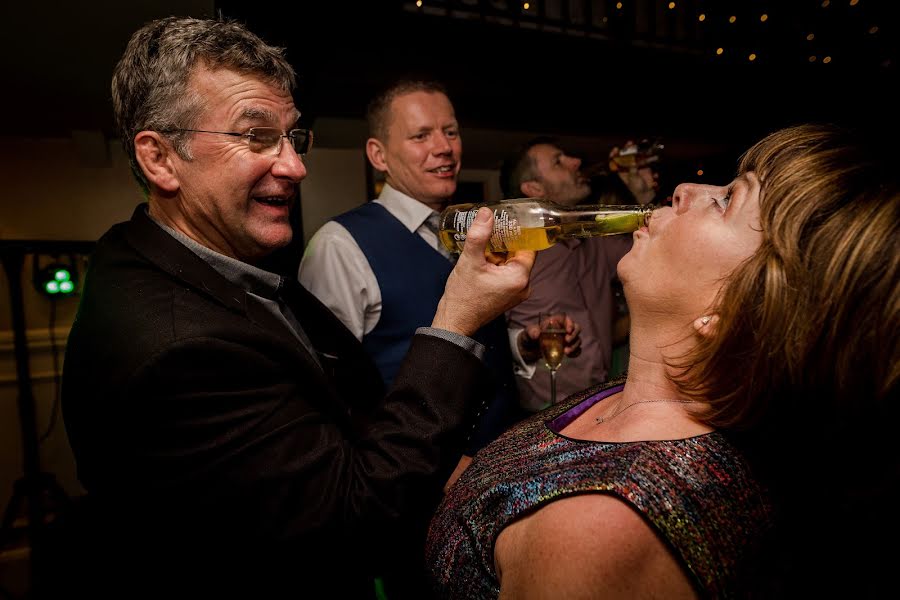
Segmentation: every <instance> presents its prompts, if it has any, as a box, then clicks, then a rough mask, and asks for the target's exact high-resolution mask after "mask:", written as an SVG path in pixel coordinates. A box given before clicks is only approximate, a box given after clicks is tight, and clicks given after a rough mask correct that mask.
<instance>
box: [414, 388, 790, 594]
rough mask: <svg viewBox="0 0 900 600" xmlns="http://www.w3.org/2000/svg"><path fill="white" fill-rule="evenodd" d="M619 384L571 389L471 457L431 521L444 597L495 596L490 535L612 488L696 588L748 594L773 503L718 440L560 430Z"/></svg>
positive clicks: (431, 562) (434, 568)
mask: <svg viewBox="0 0 900 600" xmlns="http://www.w3.org/2000/svg"><path fill="white" fill-rule="evenodd" d="M598 389H600V390H602V391H600V392H599V393H597V390H598ZM621 389H622V386H621V385H619V386H615V387H609V388H608V389H605V390H603V389H602V388H594V389H593V390H590V391H588V392H586V393H583V394H578V395H576V396H573V397H572V398H570V399H569V400H567V401H566V402H563V403H561V404H559V405H557V406H554V407H551V408H550V409H548V410H546V411H544V412H542V413H540V414H538V415H535V416H533V417H531V418H529V419H528V420H526V421H523V422H522V423H520V424H518V425H517V426H515V427H513V428H512V429H510V430H509V431H507V432H506V433H505V434H503V435H502V436H500V437H499V438H498V439H497V440H495V441H494V442H493V443H492V444H490V445H489V446H487V447H486V448H485V449H484V450H482V451H481V452H479V453H478V454H477V455H476V456H475V459H474V460H473V462H472V464H471V465H470V466H469V468H468V469H466V471H465V472H464V473H463V474H462V476H461V477H460V478H459V480H458V481H457V482H456V484H455V485H453V487H452V488H451V489H450V490H449V492H448V493H447V495H446V497H445V498H444V500H443V502H442V503H441V506H440V507H439V508H438V510H437V513H436V514H435V516H434V519H433V520H432V522H431V527H430V530H429V534H428V542H427V545H426V564H427V565H428V567H429V569H430V571H431V574H432V577H433V578H434V580H435V591H436V592H437V594H438V596H439V597H441V598H459V599H478V598H496V597H497V596H498V595H499V593H500V584H499V581H498V580H497V574H496V572H495V571H494V542H495V541H496V540H497V536H498V535H499V534H500V532H501V531H502V530H503V528H504V527H506V526H507V525H509V524H510V523H511V522H513V521H514V520H516V519H518V518H520V517H523V516H526V515H528V514H529V513H532V512H534V511H535V510H537V509H539V508H541V507H542V506H544V505H546V504H547V503H549V502H553V501H554V500H558V499H560V498H565V497H568V496H572V495H574V494H580V493H585V492H590V493H600V494H612V495H614V496H616V497H618V498H619V499H621V500H622V501H624V502H626V503H628V504H629V505H631V506H632V508H634V509H635V510H636V511H637V512H638V513H639V514H640V515H641V516H643V517H644V519H645V520H646V522H647V523H648V524H649V525H650V526H651V527H652V528H653V529H655V530H656V531H657V533H658V534H659V535H660V537H661V538H662V539H664V540H666V541H667V543H668V545H669V547H670V548H671V549H672V550H673V553H674V554H675V556H676V557H677V558H678V559H679V561H680V562H681V564H682V566H683V568H684V569H685V571H686V573H687V574H688V575H689V577H690V579H691V580H692V581H693V582H694V586H695V589H696V590H697V592H698V593H699V594H700V595H701V596H705V597H712V598H734V597H744V596H747V595H749V594H750V592H749V591H748V590H749V580H750V579H752V578H753V577H755V576H756V573H755V570H756V568H757V567H758V565H757V561H758V560H759V558H760V556H759V550H760V546H761V543H762V541H763V539H764V537H765V536H766V535H767V533H768V532H769V529H770V527H771V523H772V518H773V517H772V509H771V506H770V503H769V498H768V495H767V494H766V492H765V490H764V489H763V488H762V486H761V485H760V484H758V483H757V482H756V481H755V480H754V478H753V477H752V475H751V473H750V470H749V465H747V464H746V463H745V461H744V460H743V459H742V457H741V455H740V454H739V452H738V450H737V449H736V448H735V447H734V446H732V445H731V444H730V443H729V442H728V441H727V440H726V438H725V436H723V435H722V434H721V433H717V432H713V433H708V434H704V435H698V436H695V437H690V438H686V439H678V440H662V441H640V442H615V443H614V442H593V441H585V440H575V439H571V438H567V437H565V436H562V435H559V434H558V433H555V432H557V431H561V430H562V429H563V428H564V427H566V426H567V425H568V424H569V423H571V422H572V421H573V420H574V419H575V418H576V417H577V416H579V415H581V414H582V413H584V411H586V410H587V409H588V408H590V407H591V406H592V405H594V404H595V403H597V402H599V401H601V400H602V399H603V398H606V397H607V396H610V395H612V394H614V393H616V392H618V391H619V390H621ZM586 396H587V397H586ZM586 568H588V566H586Z"/></svg>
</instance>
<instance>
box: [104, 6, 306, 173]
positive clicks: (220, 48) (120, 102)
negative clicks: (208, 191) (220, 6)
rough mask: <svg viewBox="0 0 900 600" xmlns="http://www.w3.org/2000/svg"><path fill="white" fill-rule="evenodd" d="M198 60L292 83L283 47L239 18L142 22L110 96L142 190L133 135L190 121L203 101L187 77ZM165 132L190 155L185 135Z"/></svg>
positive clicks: (287, 86)
mask: <svg viewBox="0 0 900 600" xmlns="http://www.w3.org/2000/svg"><path fill="white" fill-rule="evenodd" d="M201 64H202V65H203V66H206V67H208V68H211V69H217V68H227V69H232V70H234V71H237V72H239V73H243V74H247V75H253V76H257V77H260V78H261V79H263V80H264V81H266V82H269V83H271V84H272V85H274V86H277V87H278V88H279V89H281V90H283V91H285V92H288V93H290V92H292V91H293V89H294V87H295V86H296V75H295V74H294V69H293V67H291V64H290V63H289V62H288V61H287V59H286V58H285V57H284V54H283V50H282V49H281V48H276V47H274V46H270V45H268V44H266V43H265V42H264V41H263V40H261V39H260V38H259V37H257V36H256V35H255V34H254V33H252V32H251V31H249V30H248V29H247V28H246V27H244V26H243V25H241V24H239V23H236V22H233V21H224V20H222V21H219V20H212V19H191V18H181V17H168V18H165V19H158V20H156V21H152V22H150V23H148V24H146V25H144V26H143V27H141V28H140V29H139V30H138V31H136V32H135V33H134V35H132V36H131V40H130V41H129V42H128V46H127V47H126V48H125V53H124V54H123V55H122V58H121V59H120V60H119V63H118V64H117V65H116V68H115V71H114V72H113V78H112V100H113V109H114V111H115V117H116V126H117V127H118V129H119V134H120V136H121V137H122V144H123V145H124V147H125V153H126V154H127V155H128V160H129V162H130V163H131V169H132V171H133V172H134V175H135V177H137V180H138V182H139V183H140V184H141V187H143V188H144V190H145V191H147V190H148V189H149V186H148V183H147V180H146V178H145V177H144V174H143V172H142V171H141V169H140V166H139V165H138V163H137V159H136V157H135V149H134V137H135V135H137V133H138V132H140V131H147V130H153V131H161V132H166V131H169V130H172V129H191V128H193V127H194V126H195V124H196V122H197V120H198V119H199V118H200V116H201V115H202V113H203V110H204V109H205V108H206V107H205V105H204V99H203V98H200V97H198V96H196V95H194V94H191V93H190V92H189V90H188V80H189V79H190V77H191V75H192V74H193V72H194V70H195V69H196V68H197V66H198V65H201ZM167 135H169V137H170V139H171V140H172V143H173V144H174V147H175V151H176V152H177V153H178V154H179V156H181V157H182V158H184V159H187V160H189V159H190V158H191V154H190V148H189V147H188V144H187V139H186V136H185V135H184V134H183V133H179V132H174V133H168V134H167Z"/></svg>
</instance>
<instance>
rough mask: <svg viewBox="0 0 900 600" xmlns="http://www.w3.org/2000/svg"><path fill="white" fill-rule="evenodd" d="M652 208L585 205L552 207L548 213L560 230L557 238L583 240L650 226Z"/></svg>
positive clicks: (638, 205) (636, 205) (647, 206)
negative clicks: (551, 215) (551, 214)
mask: <svg viewBox="0 0 900 600" xmlns="http://www.w3.org/2000/svg"><path fill="white" fill-rule="evenodd" d="M655 208H656V207H655V206H653V205H649V204H647V205H640V204H635V205H628V206H608V205H602V204H587V205H578V206H573V207H562V206H554V207H553V210H552V213H553V216H554V218H555V219H556V220H557V221H558V224H559V227H560V233H559V237H561V238H584V237H596V236H603V235H615V234H620V233H631V232H633V231H637V230H638V229H640V228H641V227H644V226H646V225H647V224H649V222H650V215H651V214H652V212H653V210H654V209H655Z"/></svg>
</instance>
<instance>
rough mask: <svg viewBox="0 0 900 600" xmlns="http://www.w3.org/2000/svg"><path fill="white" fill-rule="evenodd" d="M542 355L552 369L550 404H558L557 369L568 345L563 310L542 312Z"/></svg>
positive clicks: (540, 318)
mask: <svg viewBox="0 0 900 600" xmlns="http://www.w3.org/2000/svg"><path fill="white" fill-rule="evenodd" d="M538 323H539V325H540V328H541V342H540V343H541V355H542V356H543V357H544V364H545V365H547V368H548V369H550V404H551V405H553V404H556V371H557V370H559V367H560V365H562V361H563V357H564V356H565V352H564V349H565V345H566V315H565V313H562V312H553V313H547V314H544V313H541V314H539V318H538Z"/></svg>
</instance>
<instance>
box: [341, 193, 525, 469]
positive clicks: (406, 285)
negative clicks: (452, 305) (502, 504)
mask: <svg viewBox="0 0 900 600" xmlns="http://www.w3.org/2000/svg"><path fill="white" fill-rule="evenodd" d="M334 220H335V221H337V222H338V223H339V224H341V225H342V226H343V227H344V228H345V229H347V231H349V232H350V235H352V236H353V239H354V240H355V241H356V243H357V245H358V246H359V247H360V249H361V250H362V252H363V254H365V256H366V259H367V260H368V261H369V266H370V267H371V268H372V272H373V273H374V274H375V279H376V280H377V281H378V287H379V289H380V291H381V316H380V318H379V319H378V323H377V324H376V325H375V328H374V329H372V331H370V332H369V333H367V334H365V335H364V336H363V340H362V342H363V347H364V348H365V350H366V352H367V353H368V354H369V355H370V356H371V357H372V358H373V359H374V361H375V364H376V365H377V367H378V370H379V371H380V372H381V376H382V378H383V379H384V381H385V385H386V386H390V384H391V382H392V381H393V380H394V377H395V376H396V374H397V370H398V369H399V368H400V363H401V362H403V357H404V356H406V352H407V350H408V349H409V345H410V343H411V341H412V337H413V335H414V334H415V332H416V329H417V328H419V327H427V326H429V325H431V321H432V320H433V319H434V313H435V311H436V310H437V305H438V302H439V301H440V299H441V296H442V295H443V294H444V285H445V284H446V283H447V277H449V275H450V271H451V270H452V269H453V265H452V264H451V263H450V261H448V260H447V259H446V258H445V257H444V256H442V255H441V254H440V253H439V252H437V251H436V250H435V249H434V248H432V247H431V246H429V245H428V243H427V242H425V240H423V239H422V238H421V237H420V236H419V235H418V234H417V233H416V232H414V231H413V232H411V231H409V230H408V229H407V228H406V226H405V225H403V223H401V222H400V221H399V220H398V219H397V218H396V217H394V216H393V215H392V214H391V213H389V212H388V211H387V209H386V208H385V207H384V206H382V205H381V204H378V203H376V202H367V203H366V204H364V205H362V206H360V207H358V208H355V209H353V210H351V211H349V212H346V213H344V214H342V215H339V216H337V217H335V218H334ZM474 337H475V339H476V340H478V341H479V342H481V343H482V344H484V346H485V348H486V352H485V357H484V359H485V363H486V364H487V366H488V368H489V369H490V371H491V374H492V376H493V380H494V385H495V390H496V394H495V398H494V401H493V402H491V403H490V405H489V406H488V407H487V408H486V410H484V411H483V412H482V414H481V416H480V421H479V423H478V424H477V425H476V426H475V427H474V428H473V433H472V435H471V437H470V444H469V448H468V449H467V450H466V452H467V453H470V452H472V453H474V451H476V450H477V449H479V448H481V447H482V446H483V445H485V444H486V443H487V442H489V441H491V440H493V439H494V438H495V437H496V436H497V435H499V434H500V433H502V432H503V431H504V430H505V429H506V428H507V427H509V425H511V424H512V423H513V422H515V421H516V420H518V419H519V418H520V417H521V416H522V413H521V412H520V409H519V405H518V397H517V396H516V387H515V383H514V381H513V373H512V354H511V352H510V349H509V337H508V335H507V332H506V322H505V320H504V319H503V317H498V318H497V319H495V320H494V321H492V322H491V323H489V324H488V325H486V326H485V327H483V328H482V329H481V330H479V331H478V333H477V334H476V335H475V336H474Z"/></svg>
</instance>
